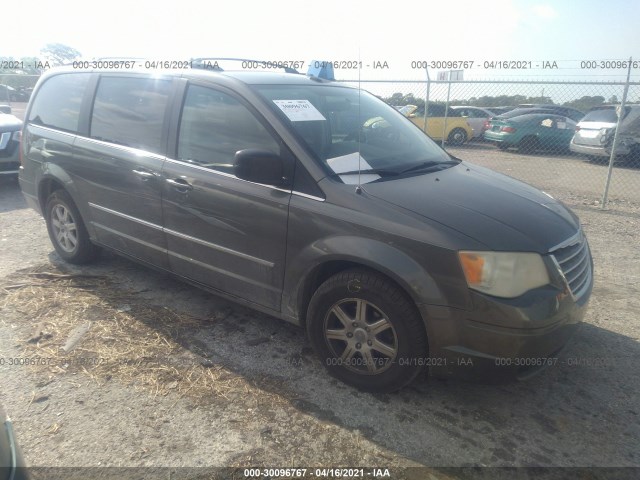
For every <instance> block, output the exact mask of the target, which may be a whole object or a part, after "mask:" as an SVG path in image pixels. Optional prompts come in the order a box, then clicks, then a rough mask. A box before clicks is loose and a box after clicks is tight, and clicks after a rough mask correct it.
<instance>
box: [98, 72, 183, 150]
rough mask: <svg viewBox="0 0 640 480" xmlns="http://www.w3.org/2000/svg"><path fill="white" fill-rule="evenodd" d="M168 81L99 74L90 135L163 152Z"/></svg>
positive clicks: (169, 88) (112, 141)
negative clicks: (163, 127) (163, 129)
mask: <svg viewBox="0 0 640 480" xmlns="http://www.w3.org/2000/svg"><path fill="white" fill-rule="evenodd" d="M170 91H171V81H170V80H164V79H157V78H151V77H102V78H101V79H100V83H99V84H98V91H97V92H96V98H95V103H94V105H93V113H92V115H91V131H90V136H91V138H95V139H97V140H103V141H105V142H111V143H115V144H118V145H124V146H127V147H132V148H137V149H140V150H146V151H149V152H153V153H158V154H163V153H164V148H163V145H162V126H163V123H164V116H165V111H166V108H167V104H168V102H169V94H170Z"/></svg>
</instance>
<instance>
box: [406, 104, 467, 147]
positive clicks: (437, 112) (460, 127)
mask: <svg viewBox="0 0 640 480" xmlns="http://www.w3.org/2000/svg"><path fill="white" fill-rule="evenodd" d="M400 112H401V113H403V114H404V115H406V116H407V117H409V119H410V120H411V121H412V122H413V123H415V124H416V125H417V126H418V127H420V129H421V130H422V131H424V107H417V106H415V105H405V106H404V107H401V110H400ZM446 113H447V118H446V127H445V116H444V115H445V106H444V105H441V104H438V103H430V104H429V111H428V112H427V135H429V136H430V137H431V138H432V139H433V140H437V141H440V140H442V138H443V135H442V133H443V132H444V139H445V142H447V143H448V144H449V145H462V144H463V143H464V142H466V141H467V140H468V139H470V138H473V128H471V125H469V123H468V122H467V120H466V119H465V118H464V117H462V116H461V115H460V112H459V111H456V110H454V109H452V108H450V109H449V111H448V112H446Z"/></svg>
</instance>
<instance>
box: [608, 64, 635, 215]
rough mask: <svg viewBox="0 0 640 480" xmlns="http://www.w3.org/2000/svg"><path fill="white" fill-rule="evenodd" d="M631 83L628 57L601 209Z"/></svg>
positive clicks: (609, 180)
mask: <svg viewBox="0 0 640 480" xmlns="http://www.w3.org/2000/svg"><path fill="white" fill-rule="evenodd" d="M630 81H631V57H629V69H628V70H627V82H626V83H625V85H624V91H623V92H622V101H621V102H620V113H618V123H617V124H616V131H615V132H614V134H613V145H612V146H611V155H610V156H609V168H608V169H607V180H606V182H605V184H604V194H603V195H602V207H601V208H602V209H604V208H605V206H606V205H607V199H608V197H609V185H610V184H611V174H612V173H613V162H614V161H615V159H616V147H617V145H618V132H619V131H620V128H619V127H620V121H621V120H622V119H623V118H624V107H625V106H626V103H627V94H628V93H629V82H630Z"/></svg>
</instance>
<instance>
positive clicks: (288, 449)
mask: <svg viewBox="0 0 640 480" xmlns="http://www.w3.org/2000/svg"><path fill="white" fill-rule="evenodd" d="M478 152H485V153H484V154H483V155H479V154H478ZM455 153H456V154H457V155H458V156H461V157H463V158H465V155H466V156H469V155H471V154H474V155H473V156H474V159H475V160H476V161H477V163H479V164H482V165H487V166H492V167H494V168H497V169H500V170H502V171H506V173H510V174H511V175H513V176H516V177H519V178H525V179H526V178H527V175H532V174H533V173H535V174H537V173H538V172H539V171H541V169H550V168H553V165H558V161H557V159H549V158H547V157H546V156H541V155H537V156H532V157H531V158H529V157H527V156H521V155H520V156H519V155H517V154H515V153H513V154H511V153H508V152H499V153H500V154H501V156H500V158H499V159H496V156H495V155H490V152H489V150H488V147H487V146H486V145H483V144H478V145H475V146H474V145H472V146H470V147H466V148H461V149H458V150H457V151H456V152H455ZM561 161H564V162H577V161H578V160H576V159H573V158H565V159H561ZM535 162H537V163H535ZM554 162H555V163H554ZM588 167H589V168H594V169H597V170H598V171H601V170H602V169H603V168H604V167H602V166H601V165H588ZM563 168H566V166H565V167H563ZM629 173H630V174H631V175H635V174H640V172H636V171H630V172H629ZM547 183H548V185H539V186H541V187H542V188H544V189H545V190H546V191H548V192H549V193H551V194H552V195H554V196H556V197H558V198H561V199H563V200H564V201H566V202H567V203H568V204H569V205H570V206H571V207H572V208H574V210H575V211H576V213H577V214H578V215H579V216H580V218H581V220H582V223H583V225H584V229H585V232H586V234H587V236H588V238H589V242H590V246H591V249H592V252H593V256H594V262H595V289H594V292H593V296H592V299H591V303H590V307H589V310H588V313H587V316H586V318H585V322H584V324H583V325H582V328H581V329H580V330H579V331H578V333H577V334H576V335H575V337H574V338H573V339H572V341H571V342H570V344H569V345H568V347H567V349H566V350H565V351H564V353H563V355H562V357H561V359H560V361H559V362H558V364H557V365H556V366H555V367H552V368H549V369H547V370H546V371H545V372H543V373H542V374H541V375H538V376H536V377H534V378H532V379H531V380H529V381H526V382H522V383H514V384H509V385H501V386H493V385H480V384H471V383H462V382H457V381H439V380H432V379H426V378H425V379H421V380H420V381H418V382H417V383H415V384H414V385H412V386H411V387H409V388H406V389H404V390H402V391H401V392H399V393H396V394H391V395H372V394H366V393H361V392H358V391H356V390H354V389H352V388H350V387H347V386H345V385H343V384H341V383H339V382H337V381H335V380H333V379H332V378H331V377H329V376H328V375H327V374H326V373H325V371H324V369H323V368H322V366H321V365H320V363H319V361H317V360H316V359H315V358H314V356H313V354H312V352H311V349H310V347H309V344H308V341H307V340H306V338H305V335H304V333H303V332H302V331H301V330H299V329H297V328H296V327H293V326H291V325H288V324H286V323H284V322H281V321H279V320H277V319H274V318H271V317H268V316H265V315H263V314H260V313H256V312H254V311H251V310H248V309H245V308H243V307H238V306H236V305H233V304H231V303H227V302H226V301H223V300H220V299H219V298H217V297H215V296H212V295H210V294H207V293H205V292H202V291H200V290H198V289H196V288H193V287H190V286H188V285H185V284H183V283H180V282H178V281H176V280H174V279H172V278H170V277H167V276H163V275H161V274H158V273H156V272H154V271H151V270H149V269H146V268H144V267H141V266H138V265H136V264H134V263H131V262H129V261H127V260H123V259H120V258H118V257H115V256H113V255H110V254H104V255H102V257H101V258H100V260H99V261H98V263H96V264H94V265H91V266H86V267H82V268H77V267H71V266H69V265H66V264H64V263H62V262H61V261H60V260H59V258H58V257H57V255H56V254H55V253H54V251H53V248H52V246H51V244H50V242H49V239H48V237H47V234H46V229H45V225H44V221H43V220H42V219H41V218H40V217H39V216H38V215H37V214H36V213H35V212H33V211H32V210H30V209H28V208H27V207H26V204H25V202H24V200H23V198H22V196H21V194H20V192H19V188H18V187H17V184H16V182H13V181H9V180H7V179H4V180H3V181H2V182H1V183H0V246H1V247H2V248H1V249H0V285H1V288H0V358H2V359H4V361H0V402H1V403H3V404H4V405H5V407H6V409H7V411H8V412H9V413H10V415H11V417H12V418H13V421H14V427H15V430H16V431H17V434H18V438H19V442H20V444H21V445H22V448H23V451H24V455H25V458H26V460H27V462H28V463H29V464H30V465H33V466H64V467H78V466H86V467H92V466H140V467H142V466H172V467H180V466H184V467H198V466H272V467H274V466H277V467H287V466H289V467H294V466H309V467H311V466H314V467H316V466H317V467H329V466H354V465H375V466H380V467H389V468H391V467H412V466H426V467H430V470H429V471H428V472H429V473H428V474H427V473H425V472H426V470H421V471H420V472H421V473H420V476H419V477H416V478H454V477H455V476H456V475H455V474H453V473H451V472H450V471H448V470H446V468H445V467H469V466H555V467H559V466H563V467H577V466H580V467H639V466H640V451H639V450H638V445H639V444H640V395H639V393H640V389H639V386H640V376H639V375H638V371H639V369H638V366H639V360H640V344H639V343H638V340H639V336H640V327H639V324H638V312H639V311H640V295H639V294H640V250H638V237H639V232H640V209H638V205H639V204H640V202H637V199H635V198H634V197H633V195H625V196H623V197H621V198H622V200H620V199H619V198H615V202H617V203H614V205H613V206H614V207H616V208H612V209H611V210H607V211H604V212H603V211H601V210H600V209H599V208H598V205H597V204H596V203H594V199H597V198H598V193H597V188H601V186H602V185H601V183H600V181H594V182H593V187H591V186H589V185H588V184H586V183H585V182H584V181H578V182H576V181H575V178H573V179H572V178H569V177H567V176H566V175H565V176H563V175H557V176H554V175H551V176H550V177H549V181H548V182H547ZM594 188H595V190H594ZM82 332H85V333H84V334H83V335H81V334H82ZM74 338H76V339H79V340H78V342H77V343H76V345H75V347H74V348H73V349H72V350H71V351H70V352H65V351H64V349H63V347H64V346H65V345H66V346H67V347H70V345H69V344H70V343H73V339H74ZM37 357H39V358H42V359H48V360H39V362H40V364H38V365H23V364H20V362H21V361H22V362H23V360H20V359H24V358H29V359H33V358H37ZM10 359H14V360H13V361H11V360H10ZM15 359H18V360H17V361H15ZM10 361H11V362H12V363H13V364H10ZM31 361H32V362H33V360H31ZM16 363H18V364H17V365H16ZM429 475H430V477H429ZM586 478H591V477H586ZM593 478H596V477H593Z"/></svg>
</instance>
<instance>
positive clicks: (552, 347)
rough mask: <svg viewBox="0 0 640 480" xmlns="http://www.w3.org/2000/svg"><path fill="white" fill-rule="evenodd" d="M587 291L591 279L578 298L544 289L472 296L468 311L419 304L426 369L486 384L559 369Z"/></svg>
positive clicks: (576, 326)
mask: <svg viewBox="0 0 640 480" xmlns="http://www.w3.org/2000/svg"><path fill="white" fill-rule="evenodd" d="M592 288H593V277H592V276H591V278H590V279H589V285H588V287H587V288H586V289H585V290H583V292H582V294H581V296H580V298H578V299H574V298H572V296H571V295H567V294H566V293H565V292H563V291H562V290H561V289H558V288H556V287H554V286H546V287H542V288H539V289H536V290H533V291H531V292H528V293H527V294H525V295H523V296H522V297H519V298H517V299H499V298H496V297H490V296H488V295H483V294H480V293H476V292H471V295H472V301H473V305H474V309H473V310H471V311H468V310H461V309H454V308H450V307H443V306H431V305H422V306H420V310H421V313H422V315H423V318H425V319H426V325H427V335H428V338H429V358H427V359H425V365H427V366H428V367H429V368H430V374H431V375H433V376H436V377H455V378H462V379H465V380H480V381H484V382H491V383H495V382H497V383H501V382H508V381H512V380H516V379H525V378H528V377H530V376H532V375H534V374H536V373H538V372H539V371H541V370H543V369H544V368H547V367H553V366H558V365H560V364H561V362H562V360H561V359H559V358H558V354H559V353H560V351H561V350H562V349H563V348H564V346H565V345H566V344H567V342H568V341H569V339H570V338H571V336H572V335H573V334H574V333H575V331H576V330H577V328H578V327H579V325H580V323H581V321H582V319H583V317H584V315H585V312H586V309H587V304H588V302H589V297H590V295H591V290H592ZM505 325H513V326H505ZM516 326H517V327H516Z"/></svg>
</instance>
